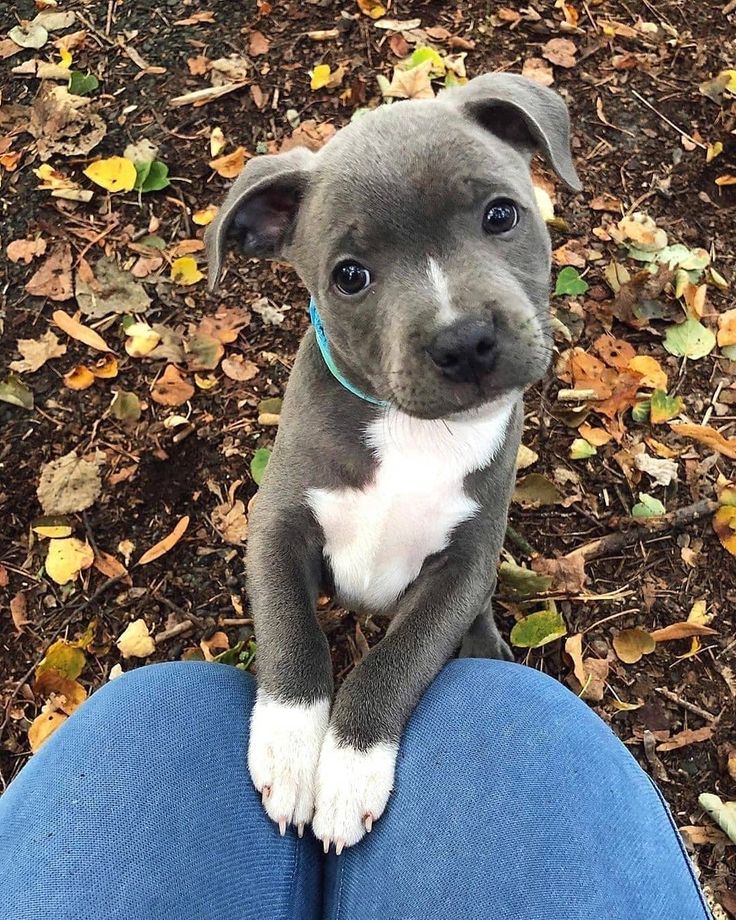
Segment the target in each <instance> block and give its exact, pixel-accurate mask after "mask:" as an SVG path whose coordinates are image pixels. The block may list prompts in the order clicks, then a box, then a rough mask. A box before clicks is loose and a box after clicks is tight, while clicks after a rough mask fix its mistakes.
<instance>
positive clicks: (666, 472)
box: [634, 452, 678, 486]
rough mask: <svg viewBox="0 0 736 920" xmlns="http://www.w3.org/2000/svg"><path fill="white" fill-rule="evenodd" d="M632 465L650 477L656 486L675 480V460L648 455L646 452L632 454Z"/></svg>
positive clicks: (666, 484) (665, 484) (668, 483)
mask: <svg viewBox="0 0 736 920" xmlns="http://www.w3.org/2000/svg"><path fill="white" fill-rule="evenodd" d="M634 466H635V467H636V468H637V469H638V470H641V471H642V472H643V473H646V474H647V475H648V476H650V477H651V479H652V482H654V484H655V485H658V486H668V485H670V484H671V483H673V482H675V481H676V480H677V472H678V470H677V462H676V461H675V460H660V459H658V458H657V457H650V456H649V454H647V453H644V452H642V453H638V454H635V455H634Z"/></svg>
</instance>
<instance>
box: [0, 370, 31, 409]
mask: <svg viewBox="0 0 736 920" xmlns="http://www.w3.org/2000/svg"><path fill="white" fill-rule="evenodd" d="M0 402H5V403H9V404H10V405H11V406H20V408H21V409H29V410H30V409H33V393H32V392H31V390H30V389H29V388H28V387H27V386H26V385H25V384H24V383H23V381H22V380H21V379H20V377H18V376H17V375H16V374H9V375H8V377H7V379H6V380H4V381H3V382H2V383H0Z"/></svg>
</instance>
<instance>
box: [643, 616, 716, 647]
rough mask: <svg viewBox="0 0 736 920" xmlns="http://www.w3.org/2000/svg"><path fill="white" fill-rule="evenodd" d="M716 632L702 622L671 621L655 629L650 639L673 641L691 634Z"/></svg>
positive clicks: (705, 634) (686, 637) (698, 634)
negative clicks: (668, 624)
mask: <svg viewBox="0 0 736 920" xmlns="http://www.w3.org/2000/svg"><path fill="white" fill-rule="evenodd" d="M715 635H717V632H716V630H715V629H711V627H710V626H705V625H704V624H703V623H690V622H688V621H687V620H683V621H682V622H681V623H672V624H671V625H670V626H665V627H664V628H663V629H655V630H654V632H653V633H652V639H654V641H655V642H673V641H674V640H676V639H689V638H691V637H692V636H715Z"/></svg>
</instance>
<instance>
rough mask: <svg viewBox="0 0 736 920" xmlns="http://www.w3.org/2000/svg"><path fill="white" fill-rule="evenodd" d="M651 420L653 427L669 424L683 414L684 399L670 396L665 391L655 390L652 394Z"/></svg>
mask: <svg viewBox="0 0 736 920" xmlns="http://www.w3.org/2000/svg"><path fill="white" fill-rule="evenodd" d="M650 402H651V414H650V418H651V420H652V424H653V425H659V424H660V423H661V422H668V421H669V420H670V419H671V418H675V417H676V416H678V415H679V414H680V412H682V397H681V396H668V395H667V394H666V393H665V391H664V390H655V391H654V393H652V398H651V400H650Z"/></svg>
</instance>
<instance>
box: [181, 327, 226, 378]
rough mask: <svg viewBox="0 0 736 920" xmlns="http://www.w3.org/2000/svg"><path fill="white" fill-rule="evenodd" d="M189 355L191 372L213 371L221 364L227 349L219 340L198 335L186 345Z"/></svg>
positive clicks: (192, 337)
mask: <svg viewBox="0 0 736 920" xmlns="http://www.w3.org/2000/svg"><path fill="white" fill-rule="evenodd" d="M184 347H185V349H186V353H187V368H188V369H189V370H190V371H211V370H214V369H215V368H216V367H217V365H218V364H219V363H220V359H221V358H222V356H223V355H224V354H225V348H224V347H223V345H222V342H220V341H219V339H216V338H214V337H213V336H211V335H206V334H204V333H201V332H199V333H196V334H195V335H193V336H191V337H190V338H189V339H187V340H186V341H185V343H184Z"/></svg>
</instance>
